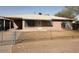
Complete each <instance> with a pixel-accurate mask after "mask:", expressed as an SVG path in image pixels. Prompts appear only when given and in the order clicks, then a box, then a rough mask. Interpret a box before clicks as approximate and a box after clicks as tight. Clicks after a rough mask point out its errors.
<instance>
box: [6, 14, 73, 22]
mask: <svg viewBox="0 0 79 59" xmlns="http://www.w3.org/2000/svg"><path fill="white" fill-rule="evenodd" d="M6 17H10V18H22V19H24V20H71V21H73V19H69V18H65V17H58V16H52V15H49V16H48V15H13V16H6Z"/></svg>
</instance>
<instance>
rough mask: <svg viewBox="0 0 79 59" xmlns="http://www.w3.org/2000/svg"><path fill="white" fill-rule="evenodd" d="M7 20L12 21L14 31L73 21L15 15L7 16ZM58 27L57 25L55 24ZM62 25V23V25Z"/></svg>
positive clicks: (42, 16)
mask: <svg viewBox="0 0 79 59" xmlns="http://www.w3.org/2000/svg"><path fill="white" fill-rule="evenodd" d="M5 18H6V19H10V22H11V24H10V28H14V29H26V28H29V27H32V28H34V27H52V26H53V25H54V24H53V23H54V22H55V23H57V22H62V21H65V22H66V21H67V22H72V21H73V20H72V19H69V18H63V17H57V16H50V15H15V16H5ZM55 25H56V24H55ZM60 25H61V23H60Z"/></svg>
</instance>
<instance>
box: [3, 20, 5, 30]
mask: <svg viewBox="0 0 79 59" xmlns="http://www.w3.org/2000/svg"><path fill="white" fill-rule="evenodd" d="M3 26H4V30H5V20H4V25H3Z"/></svg>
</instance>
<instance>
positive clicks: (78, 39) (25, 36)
mask: <svg viewBox="0 0 79 59" xmlns="http://www.w3.org/2000/svg"><path fill="white" fill-rule="evenodd" d="M12 52H19V53H20V52H24V53H25V52H36V53H37V52H40V53H43V52H61V53H65V52H79V32H76V31H48V32H45V31H44V32H43V31H41V32H40V31H33V32H21V34H20V36H19V38H18V42H17V44H16V45H13V47H12Z"/></svg>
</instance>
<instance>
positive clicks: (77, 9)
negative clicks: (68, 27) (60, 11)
mask: <svg viewBox="0 0 79 59" xmlns="http://www.w3.org/2000/svg"><path fill="white" fill-rule="evenodd" d="M65 9H67V10H70V11H72V12H73V14H74V15H75V16H76V15H78V14H79V6H65Z"/></svg>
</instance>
